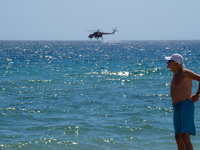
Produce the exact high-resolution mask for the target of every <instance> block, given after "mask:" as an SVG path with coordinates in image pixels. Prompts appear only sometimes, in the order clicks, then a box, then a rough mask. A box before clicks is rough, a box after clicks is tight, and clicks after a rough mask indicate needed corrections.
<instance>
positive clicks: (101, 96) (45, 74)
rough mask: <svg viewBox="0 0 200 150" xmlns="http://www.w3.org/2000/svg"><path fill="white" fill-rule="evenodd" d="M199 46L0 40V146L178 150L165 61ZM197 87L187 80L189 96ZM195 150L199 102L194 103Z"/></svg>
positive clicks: (199, 62) (199, 57) (199, 66)
mask: <svg viewBox="0 0 200 150" xmlns="http://www.w3.org/2000/svg"><path fill="white" fill-rule="evenodd" d="M199 50H200V41H0V149H5V150H7V149H9V150H17V149H41V150H49V149H56V150H63V149H69V150H71V149H72V150H73V149H74V150H102V149H105V150H116V149H119V150H161V149H162V150H169V149H170V150H171V149H176V142H175V139H174V129H173V120H172V117H173V108H172V101H171V97H170V82H171V78H172V75H173V74H172V72H171V71H170V70H169V69H168V68H166V66H167V61H166V60H165V59H164V57H165V56H170V55H172V54H173V53H180V54H182V55H183V57H184V66H185V67H186V68H188V69H191V70H192V71H194V72H196V73H198V74H200V53H199ZM197 89H198V82H196V81H194V82H193V89H192V92H193V94H195V93H196V91H197ZM195 119H196V129H197V135H196V136H191V140H192V143H193V146H194V149H199V148H200V144H199V142H200V102H196V103H195Z"/></svg>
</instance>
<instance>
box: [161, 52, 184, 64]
mask: <svg viewBox="0 0 200 150" xmlns="http://www.w3.org/2000/svg"><path fill="white" fill-rule="evenodd" d="M165 59H166V60H174V61H175V62H177V63H178V64H179V65H182V64H183V57H182V56H181V55H180V54H173V55H172V56H170V57H165Z"/></svg>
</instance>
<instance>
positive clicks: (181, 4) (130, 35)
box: [0, 0, 200, 41]
mask: <svg viewBox="0 0 200 150" xmlns="http://www.w3.org/2000/svg"><path fill="white" fill-rule="evenodd" d="M199 8H200V0H0V40H62V41H63V40H64V41H65V40H70V41H73V40H75V41H82V40H83V41H85V40H90V39H89V38H88V35H89V34H91V33H93V32H91V31H90V32H89V31H86V30H94V31H96V30H98V29H100V31H101V32H112V31H113V30H112V29H114V28H115V27H117V31H118V32H116V33H115V34H113V35H104V36H103V39H104V40H200V9H199ZM92 40H95V39H92Z"/></svg>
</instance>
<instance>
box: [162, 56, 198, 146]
mask: <svg viewBox="0 0 200 150" xmlns="http://www.w3.org/2000/svg"><path fill="white" fill-rule="evenodd" d="M165 59H166V60H168V62H167V64H168V65H167V68H169V69H170V70H171V71H172V72H173V73H174V74H173V78H172V81H171V84H170V92H171V98H172V102H173V108H174V117H173V121H174V130H175V139H176V143H177V147H178V150H193V146H192V144H191V141H190V135H195V134H196V128H195V121H194V103H195V102H196V101H198V100H199V97H200V76H199V75H198V74H196V73H194V72H193V71H191V70H189V69H186V68H183V57H182V56H181V55H180V54H173V55H172V56H170V57H165ZM192 80H196V81H199V87H198V90H197V93H196V94H195V95H192Z"/></svg>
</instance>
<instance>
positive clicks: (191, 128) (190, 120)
mask: <svg viewBox="0 0 200 150" xmlns="http://www.w3.org/2000/svg"><path fill="white" fill-rule="evenodd" d="M172 105H173V108H174V117H173V120H174V130H175V134H178V133H187V132H189V133H190V135H196V128H195V120H194V103H193V101H192V100H191V101H190V100H185V101H182V102H180V103H173V104H172Z"/></svg>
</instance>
